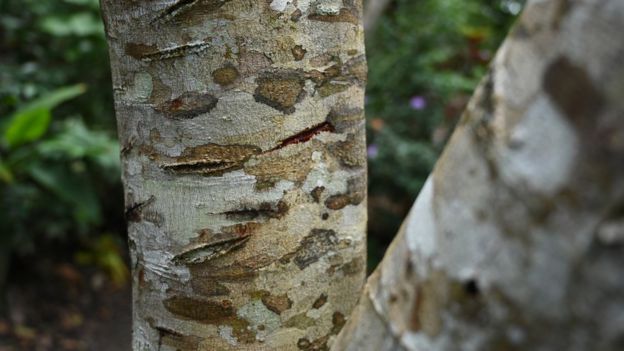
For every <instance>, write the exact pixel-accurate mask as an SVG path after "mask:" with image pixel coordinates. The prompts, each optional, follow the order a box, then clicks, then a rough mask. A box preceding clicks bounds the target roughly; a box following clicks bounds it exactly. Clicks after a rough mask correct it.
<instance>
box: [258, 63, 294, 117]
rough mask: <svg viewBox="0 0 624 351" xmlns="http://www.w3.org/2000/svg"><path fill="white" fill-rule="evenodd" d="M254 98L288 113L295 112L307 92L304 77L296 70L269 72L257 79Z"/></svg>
mask: <svg viewBox="0 0 624 351" xmlns="http://www.w3.org/2000/svg"><path fill="white" fill-rule="evenodd" d="M256 83H257V84H258V87H257V88H256V91H255V94H254V98H255V99H256V101H257V102H260V103H263V104H265V105H268V106H271V107H273V108H274V109H277V110H279V111H282V112H283V113H286V114H291V113H293V112H295V108H294V106H295V104H296V103H297V102H299V101H300V100H301V99H302V98H303V95H304V93H305V91H304V90H303V87H304V79H303V77H302V75H301V74H300V73H298V72H296V71H284V72H269V73H265V74H263V75H262V76H261V77H259V78H258V79H256Z"/></svg>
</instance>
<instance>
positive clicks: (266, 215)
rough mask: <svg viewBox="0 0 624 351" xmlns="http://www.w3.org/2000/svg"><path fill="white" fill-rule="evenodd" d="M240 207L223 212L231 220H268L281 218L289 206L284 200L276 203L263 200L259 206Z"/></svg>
mask: <svg viewBox="0 0 624 351" xmlns="http://www.w3.org/2000/svg"><path fill="white" fill-rule="evenodd" d="M241 207H242V208H240V209H236V210H232V211H227V212H224V213H223V214H225V217H226V218H227V219H230V220H233V221H240V222H244V221H251V220H268V219H272V218H282V217H283V216H284V215H285V214H286V213H288V210H289V206H288V204H287V203H286V202H284V201H279V202H278V203H276V204H275V203H269V202H263V203H261V204H260V205H259V206H246V205H243V206H241Z"/></svg>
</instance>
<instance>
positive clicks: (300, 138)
mask: <svg viewBox="0 0 624 351" xmlns="http://www.w3.org/2000/svg"><path fill="white" fill-rule="evenodd" d="M322 132H329V133H333V132H335V128H334V126H333V125H331V123H329V122H323V123H321V124H319V125H316V126H314V127H311V128H308V129H305V130H303V131H301V132H299V133H297V134H295V135H293V136H290V137H288V138H286V139H284V140H282V141H281V142H280V143H279V145H277V146H276V147H274V148H273V149H271V150H270V151H275V150H277V149H281V148H283V147H286V146H288V145H292V144H299V143H304V142H306V141H309V140H310V139H312V138H313V137H315V136H316V135H318V134H320V133H322Z"/></svg>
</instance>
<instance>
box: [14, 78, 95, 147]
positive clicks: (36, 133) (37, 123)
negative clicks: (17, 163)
mask: <svg viewBox="0 0 624 351" xmlns="http://www.w3.org/2000/svg"><path fill="white" fill-rule="evenodd" d="M85 91H86V86H85V85H84V84H77V85H73V86H69V87H64V88H60V89H57V90H55V91H53V92H51V93H49V94H46V95H44V96H42V97H40V98H38V99H36V100H34V101H32V102H30V103H29V104H27V105H26V106H24V107H22V108H21V109H20V110H18V111H17V112H15V113H14V114H13V116H11V118H10V120H9V122H8V124H7V125H6V130H5V132H4V141H5V142H6V143H7V144H8V145H9V146H10V147H14V146H17V145H20V144H24V143H27V142H31V141H35V140H37V139H39V138H41V136H42V135H43V134H44V133H45V132H46V131H47V130H48V126H49V125H50V120H51V118H52V115H51V110H52V109H53V108H54V107H56V106H57V105H58V104H60V103H62V102H64V101H66V100H69V99H71V98H74V97H76V96H78V95H80V94H82V93H84V92H85Z"/></svg>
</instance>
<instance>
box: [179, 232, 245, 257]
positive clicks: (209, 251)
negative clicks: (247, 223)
mask: <svg viewBox="0 0 624 351" xmlns="http://www.w3.org/2000/svg"><path fill="white" fill-rule="evenodd" d="M250 235H251V234H250V233H249V234H244V236H242V237H234V238H224V239H221V240H215V241H212V242H209V243H200V244H195V245H192V246H190V247H187V248H186V249H185V250H184V251H183V252H181V253H179V254H177V255H176V256H174V257H173V262H175V263H176V264H195V263H202V262H206V261H209V260H213V259H215V258H217V257H221V256H223V255H225V254H227V253H228V252H230V251H232V250H235V249H237V248H240V247H242V246H243V245H245V243H246V242H247V241H248V240H249V238H250Z"/></svg>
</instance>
